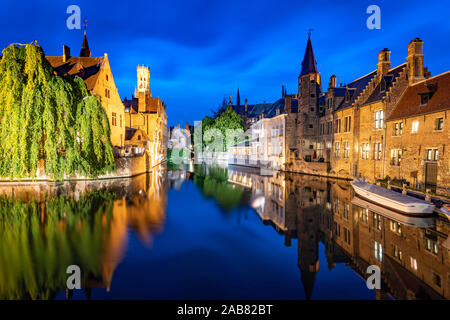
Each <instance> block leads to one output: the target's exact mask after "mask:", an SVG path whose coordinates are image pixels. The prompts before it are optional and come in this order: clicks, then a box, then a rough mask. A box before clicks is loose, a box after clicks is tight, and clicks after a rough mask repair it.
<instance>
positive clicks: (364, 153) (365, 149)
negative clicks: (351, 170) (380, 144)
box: [361, 143, 370, 160]
mask: <svg viewBox="0 0 450 320" xmlns="http://www.w3.org/2000/svg"><path fill="white" fill-rule="evenodd" d="M369 150H370V146H369V144H368V143H363V144H362V145H361V159H363V160H368V159H369Z"/></svg>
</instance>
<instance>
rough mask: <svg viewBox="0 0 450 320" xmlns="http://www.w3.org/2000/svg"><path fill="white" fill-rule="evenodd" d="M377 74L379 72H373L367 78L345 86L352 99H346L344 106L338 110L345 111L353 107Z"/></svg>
mask: <svg viewBox="0 0 450 320" xmlns="http://www.w3.org/2000/svg"><path fill="white" fill-rule="evenodd" d="M376 74H377V70H374V71H372V72H371V73H369V74H366V75H365V76H363V77H361V78H359V79H356V80H354V81H352V82H350V83H349V84H347V85H346V86H345V88H347V91H348V92H349V93H350V99H348V100H347V99H344V101H343V102H342V104H341V105H340V106H339V107H338V108H337V110H341V109H345V108H348V107H351V106H352V105H353V102H355V100H356V99H357V98H358V97H359V95H360V94H361V93H362V92H363V90H364V89H365V88H366V86H367V84H368V83H369V82H370V81H371V80H372V78H373V77H374V76H375V75H376Z"/></svg>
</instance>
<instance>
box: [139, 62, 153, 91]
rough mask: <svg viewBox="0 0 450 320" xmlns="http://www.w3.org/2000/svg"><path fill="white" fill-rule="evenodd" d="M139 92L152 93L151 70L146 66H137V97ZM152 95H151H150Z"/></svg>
mask: <svg viewBox="0 0 450 320" xmlns="http://www.w3.org/2000/svg"><path fill="white" fill-rule="evenodd" d="M139 92H144V93H147V92H149V93H150V69H149V67H145V66H139V65H138V66H137V90H136V92H135V96H138V93H139ZM150 94H151V93H150Z"/></svg>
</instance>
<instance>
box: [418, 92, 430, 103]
mask: <svg viewBox="0 0 450 320" xmlns="http://www.w3.org/2000/svg"><path fill="white" fill-rule="evenodd" d="M428 101H430V94H429V93H423V94H421V95H420V104H421V105H425V104H427V103H428Z"/></svg>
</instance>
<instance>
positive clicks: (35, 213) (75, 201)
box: [0, 168, 167, 299]
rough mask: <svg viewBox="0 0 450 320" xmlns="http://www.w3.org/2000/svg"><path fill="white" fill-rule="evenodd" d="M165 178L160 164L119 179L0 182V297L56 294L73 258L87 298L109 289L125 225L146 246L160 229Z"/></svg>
mask: <svg viewBox="0 0 450 320" xmlns="http://www.w3.org/2000/svg"><path fill="white" fill-rule="evenodd" d="M164 180H165V170H164V168H161V169H160V170H159V171H156V172H154V173H153V174H152V175H148V176H147V175H142V176H139V177H136V178H133V179H125V180H119V181H118V180H116V181H102V182H76V183H65V184H62V185H61V184H58V185H46V184H40V185H36V184H35V185H30V186H16V187H14V188H11V187H10V186H5V187H0V192H1V193H2V194H3V195H2V196H0V299H51V298H54V297H55V295H56V294H57V293H58V292H59V291H61V290H66V280H67V274H66V269H67V267H68V266H69V265H72V264H75V265H78V266H80V268H81V270H82V273H81V274H82V287H83V289H84V290H85V293H86V296H87V297H89V296H90V291H91V289H92V288H95V287H103V288H106V289H107V290H109V288H110V285H111V281H112V278H113V273H114V270H115V269H116V266H117V265H118V263H119V262H120V261H121V260H122V258H123V254H124V251H125V249H126V246H127V239H128V234H127V233H128V230H129V229H130V230H133V231H135V232H136V233H137V235H138V236H139V238H140V239H141V241H142V242H143V243H144V244H146V245H150V244H151V240H152V237H153V234H155V233H159V232H161V230H162V228H163V225H164V220H165V207H166V204H167V189H166V188H165V183H164ZM67 295H68V297H69V296H70V295H71V292H67Z"/></svg>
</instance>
